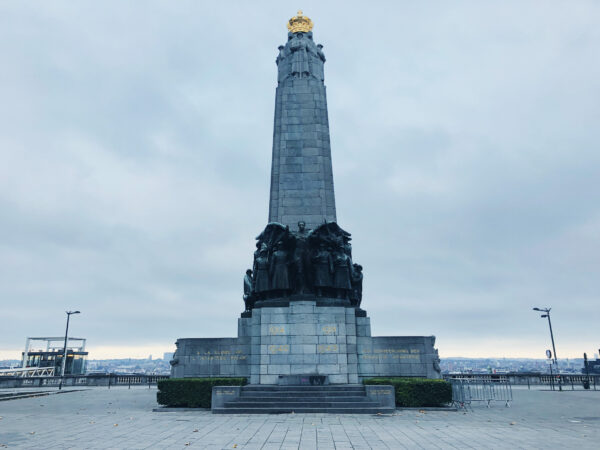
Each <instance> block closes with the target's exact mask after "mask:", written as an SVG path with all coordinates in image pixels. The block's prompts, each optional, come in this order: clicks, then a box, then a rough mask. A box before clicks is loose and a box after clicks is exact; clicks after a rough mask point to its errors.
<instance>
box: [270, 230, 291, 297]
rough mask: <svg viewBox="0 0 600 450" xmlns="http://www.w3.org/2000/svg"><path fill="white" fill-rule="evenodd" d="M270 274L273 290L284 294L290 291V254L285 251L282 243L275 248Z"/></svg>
mask: <svg viewBox="0 0 600 450" xmlns="http://www.w3.org/2000/svg"><path fill="white" fill-rule="evenodd" d="M269 274H270V275H271V290H273V291H279V292H278V294H283V293H285V291H288V290H289V289H290V280H289V276H288V254H287V252H286V251H285V250H284V249H283V245H282V244H281V242H278V243H276V244H275V246H274V247H273V254H272V255H271V261H270V264H269Z"/></svg>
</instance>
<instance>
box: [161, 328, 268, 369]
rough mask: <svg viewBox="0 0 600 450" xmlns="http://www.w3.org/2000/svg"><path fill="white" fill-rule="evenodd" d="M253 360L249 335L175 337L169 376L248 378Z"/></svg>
mask: <svg viewBox="0 0 600 450" xmlns="http://www.w3.org/2000/svg"><path fill="white" fill-rule="evenodd" d="M256 359H257V358H256V356H255V357H254V360H256ZM252 361H253V359H252V356H251V353H250V340H249V339H248V338H244V337H239V338H206V339H202V338H199V339H198V338H183V339H178V340H177V351H176V352H175V355H174V356H173V362H176V364H174V365H173V366H172V368H171V376H172V377H173V378H190V377H249V376H250V365H251V362H252ZM254 362H256V361H254Z"/></svg>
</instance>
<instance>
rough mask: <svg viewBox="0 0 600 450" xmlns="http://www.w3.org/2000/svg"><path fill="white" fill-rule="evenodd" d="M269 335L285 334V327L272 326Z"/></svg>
mask: <svg viewBox="0 0 600 450" xmlns="http://www.w3.org/2000/svg"><path fill="white" fill-rule="evenodd" d="M269 334H285V327H283V326H273V325H271V326H270V327H269Z"/></svg>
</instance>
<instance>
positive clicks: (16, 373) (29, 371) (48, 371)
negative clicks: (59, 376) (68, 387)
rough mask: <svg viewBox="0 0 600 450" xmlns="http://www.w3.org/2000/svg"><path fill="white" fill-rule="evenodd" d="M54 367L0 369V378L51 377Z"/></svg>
mask: <svg viewBox="0 0 600 450" xmlns="http://www.w3.org/2000/svg"><path fill="white" fill-rule="evenodd" d="M52 376H54V367H25V368H23V367H19V368H17V369H0V377H23V378H29V377H52Z"/></svg>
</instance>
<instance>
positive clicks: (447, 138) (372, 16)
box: [0, 0, 600, 359]
mask: <svg viewBox="0 0 600 450" xmlns="http://www.w3.org/2000/svg"><path fill="white" fill-rule="evenodd" d="M297 7H298V6H297V5H296V4H292V3H291V2H286V1H284V2H281V1H277V2H275V1H270V2H262V3H260V4H258V5H257V4H253V3H246V2H236V3H229V2H228V3H226V4H221V3H219V4H214V5H211V8H205V7H204V5H202V4H200V3H194V2H183V3H179V2H177V3H173V2H162V1H149V2H146V3H145V4H144V7H141V6H140V5H139V4H136V3H126V4H125V3H123V2H116V1H114V0H112V1H111V0H107V1H105V2H102V3H89V2H80V3H77V4H74V3H73V2H66V1H60V0H57V1H53V2H45V3H39V2H38V3H35V4H32V3H28V2H4V3H2V4H1V5H0V15H1V16H2V17H3V18H4V21H3V27H2V29H1V30H0V37H1V39H0V50H1V52H0V53H1V54H2V55H3V65H2V66H3V71H2V73H1V74H0V80H1V81H2V82H1V83H0V97H1V98H2V99H3V105H2V107H1V108H0V308H1V310H2V326H1V327H0V358H17V359H18V358H19V357H20V352H21V351H22V350H23V347H24V344H25V338H26V336H43V335H46V336H48V335H50V336H60V335H61V334H62V333H64V327H65V320H66V317H65V314H64V311H66V310H69V309H77V310H81V314H78V315H77V316H74V317H72V318H71V323H70V334H71V335H73V336H77V337H84V338H87V350H88V351H89V354H90V358H91V359H94V358H109V357H147V356H148V355H149V354H152V355H157V356H158V355H162V354H163V353H164V352H173V351H174V350H175V347H174V342H175V340H176V339H177V338H180V337H223V336H236V334H237V328H236V318H237V317H239V315H240V313H241V312H242V310H243V308H244V305H243V301H242V277H243V275H244V273H245V270H246V269H247V268H248V267H250V265H251V264H252V258H251V255H252V253H253V251H254V249H255V247H254V244H255V240H254V237H255V236H256V235H257V234H258V233H259V232H260V231H261V230H262V229H263V228H264V226H265V224H266V221H267V217H268V202H269V181H270V180H269V178H270V170H271V167H270V162H271V148H272V147H271V146H272V138H273V128H272V127H273V107H274V100H275V86H276V83H277V70H276V65H275V58H276V57H277V54H278V50H277V47H278V46H279V45H281V44H283V43H285V41H286V39H287V29H286V26H285V24H286V21H287V20H288V19H289V18H290V17H292V16H293V15H294V14H295V13H296V11H297ZM302 7H303V10H304V13H305V14H306V15H308V16H309V17H311V19H312V20H313V22H314V29H313V32H314V40H315V41H316V42H318V43H322V44H323V45H324V48H323V52H324V54H325V55H326V57H327V61H326V63H325V84H326V86H327V101H328V108H329V123H330V131H331V154H332V161H333V178H334V180H335V181H334V183H335V195H336V208H337V219H338V222H339V223H340V225H341V226H342V227H343V228H344V229H348V230H350V231H351V232H352V238H353V241H352V242H353V249H354V250H353V251H354V257H355V259H356V261H360V263H361V264H362V266H363V267H364V288H363V303H362V306H363V307H364V308H365V309H366V310H368V313H369V316H370V317H371V319H372V323H373V330H372V332H373V335H376V336H398V335H402V336H407V335H414V336H429V335H436V336H437V342H436V347H437V348H438V349H439V353H440V356H441V357H442V358H449V357H458V356H465V357H502V356H506V357H534V358H535V357H543V356H544V352H545V351H546V349H550V348H551V344H550V336H549V332H548V324H547V322H546V320H545V319H542V318H540V317H539V314H538V313H536V312H534V311H532V308H533V307H552V320H553V327H554V333H555V338H556V350H557V352H558V357H559V358H565V357H570V358H575V357H580V356H581V355H582V354H583V352H587V353H588V355H590V354H593V353H595V352H597V349H598V347H600V331H599V329H598V327H597V326H596V324H597V323H600V310H599V308H598V307H597V305H598V300H599V298H598V295H599V294H598V293H599V292H600V276H599V275H600V274H599V268H600V203H599V202H598V198H600V178H599V177H598V173H599V169H600V152H598V150H597V146H598V142H599V140H600V136H599V134H600V132H599V131H598V124H597V117H599V116H600V102H598V101H597V99H598V98H600V61H598V58H597V50H598V48H600V34H599V33H598V31H597V30H598V27H597V17H598V16H599V15H600V4H599V3H598V2H594V1H585V0H583V1H580V2H577V6H576V7H574V6H573V4H571V3H565V2H560V1H557V0H555V1H553V0H550V1H548V2H545V3H544V7H543V8H540V4H539V2H535V1H516V0H509V1H505V2H501V3H493V4H488V3H482V2H473V1H466V0H464V1H457V2H452V3H448V2H443V1H434V2H427V3H415V2H406V1H405V2H381V3H378V2H375V3H372V4H369V6H367V5H365V3H364V2H353V1H349V2H343V3H342V2H327V3H323V2H317V1H314V0H307V1H306V2H305V4H303V5H302ZM115 11H118V14H115Z"/></svg>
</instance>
